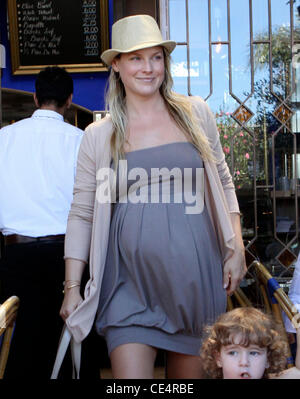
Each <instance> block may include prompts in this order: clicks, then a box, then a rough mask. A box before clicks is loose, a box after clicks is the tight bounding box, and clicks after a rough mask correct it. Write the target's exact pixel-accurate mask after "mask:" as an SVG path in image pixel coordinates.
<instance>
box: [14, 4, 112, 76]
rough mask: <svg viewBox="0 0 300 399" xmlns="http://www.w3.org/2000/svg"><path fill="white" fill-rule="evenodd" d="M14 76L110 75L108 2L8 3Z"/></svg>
mask: <svg viewBox="0 0 300 399" xmlns="http://www.w3.org/2000/svg"><path fill="white" fill-rule="evenodd" d="M8 15H9V32H10V43H11V53H12V69H13V74H19V75H20V74H33V73H38V72H39V71H40V70H41V69H42V68H44V67H45V66H47V65H59V66H63V67H65V68H66V69H67V70H68V71H70V72H95V71H104V70H105V71H106V70H107V68H106V66H105V65H104V64H103V63H102V61H101V59H100V55H101V53H102V51H104V50H106V49H107V48H108V0H8Z"/></svg>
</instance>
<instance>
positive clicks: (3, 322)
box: [0, 296, 20, 379]
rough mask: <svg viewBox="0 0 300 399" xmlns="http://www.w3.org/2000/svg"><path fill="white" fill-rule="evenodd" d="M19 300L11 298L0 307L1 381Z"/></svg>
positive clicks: (15, 297)
mask: <svg viewBox="0 0 300 399" xmlns="http://www.w3.org/2000/svg"><path fill="white" fill-rule="evenodd" d="M19 303H20V300H19V298H18V297H17V296H11V297H10V298H8V299H7V300H6V301H5V302H4V303H3V304H1V305H0V340H1V346H0V379H3V376H4V372H5V367H6V363H7V359H8V354H9V350H10V344H11V340H12V335H13V330H14V326H15V321H16V317H17V312H18V309H19Z"/></svg>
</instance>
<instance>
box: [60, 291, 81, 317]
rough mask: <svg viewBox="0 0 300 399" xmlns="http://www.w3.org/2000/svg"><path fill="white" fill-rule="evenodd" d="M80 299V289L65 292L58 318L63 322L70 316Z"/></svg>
mask: <svg viewBox="0 0 300 399" xmlns="http://www.w3.org/2000/svg"><path fill="white" fill-rule="evenodd" d="M81 302H82V297H81V295H80V287H73V288H71V289H69V290H67V291H65V297H64V300H63V303H62V306H61V309H60V312H59V314H60V316H61V317H62V318H63V320H64V321H66V319H67V318H68V317H69V316H70V314H71V313H73V312H74V310H75V309H76V308H77V307H78V306H79V305H80V304H81Z"/></svg>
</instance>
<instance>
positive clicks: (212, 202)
mask: <svg viewBox="0 0 300 399" xmlns="http://www.w3.org/2000/svg"><path fill="white" fill-rule="evenodd" d="M188 98H189V100H190V101H192V102H193V105H194V109H195V113H196V115H197V117H198V118H199V123H200V126H201V128H202V130H203V132H205V134H206V135H207V137H208V139H209V142H210V144H211V148H212V149H213V151H214V155H215V157H216V159H217V163H216V164H215V163H211V162H204V168H205V197H204V198H205V203H206V206H207V207H208V211H209V214H210V216H211V219H212V221H213V224H214V226H215V228H216V232H217V237H218V240H219V245H220V248H221V251H222V254H223V259H224V260H225V259H226V258H227V257H228V256H229V255H230V254H231V253H232V250H233V248H234V232H233V229H232V225H231V220H230V215H229V213H239V206H238V202H237V198H236V194H235V189H234V185H233V183H232V178H231V175H230V173H229V169H228V167H227V164H226V162H225V156H224V153H223V150H222V147H221V144H220V141H219V134H218V131H217V127H216V123H215V119H214V116H213V114H212V112H211V111H210V109H209V107H208V106H207V104H206V103H205V102H204V101H203V100H202V99H201V98H199V97H188ZM111 133H112V124H111V120H110V117H109V116H107V117H106V118H104V119H102V120H100V121H97V122H94V123H92V124H91V125H89V126H88V127H87V128H86V133H85V135H84V137H83V139H82V142H81V147H80V150H79V155H78V163H77V175H76V181H75V185H74V198H73V203H72V206H71V210H70V213H69V218H68V225H67V232H66V238H65V258H73V259H79V260H82V261H84V262H87V261H88V257H89V267H90V280H89V281H88V282H87V284H86V287H85V292H84V300H83V302H82V303H81V304H80V305H79V306H78V307H77V308H76V309H75V311H74V312H73V313H72V314H71V315H70V316H69V317H68V319H67V321H66V323H67V327H68V329H69V330H70V332H71V334H72V336H73V338H74V340H75V341H76V342H78V343H79V342H81V341H82V340H83V339H84V338H85V337H86V336H87V335H88V333H89V331H90V330H91V328H92V325H93V322H94V318H95V315H96V311H97V307H98V301H99V295H100V287H101V282H102V277H103V271H104V266H105V262H106V252H107V247H108V238H109V228H110V220H111V205H110V204H109V203H107V204H103V203H102V204H100V203H99V202H98V201H97V199H96V195H95V193H96V189H97V185H98V183H99V182H97V179H96V177H97V176H96V175H97V171H98V170H99V168H103V167H107V168H109V167H110V162H111V154H110V137H111Z"/></svg>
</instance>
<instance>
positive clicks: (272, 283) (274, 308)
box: [251, 261, 299, 367]
mask: <svg viewBox="0 0 300 399" xmlns="http://www.w3.org/2000/svg"><path fill="white" fill-rule="evenodd" d="M251 266H253V267H254V268H255V270H256V273H257V278H258V280H259V282H260V289H261V292H262V296H263V300H264V304H265V308H266V311H267V312H270V311H271V313H272V314H273V315H274V317H275V319H276V320H277V322H278V323H280V324H281V325H282V326H283V327H284V321H283V318H282V313H281V310H283V312H284V313H285V314H286V315H287V317H288V318H289V319H290V320H291V321H293V320H298V319H299V312H298V311H297V309H296V307H295V306H294V305H293V303H292V301H291V300H290V298H289V297H288V296H287V294H286V293H285V292H284V290H283V289H282V288H281V287H280V285H279V284H278V282H277V280H276V279H275V278H274V277H273V276H272V275H271V273H270V272H269V271H268V270H267V269H266V267H265V266H264V265H263V264H261V263H260V262H258V261H254V262H252V264H251ZM283 331H284V334H285V337H284V338H285V339H286V341H287V343H288V337H287V333H286V331H285V328H283ZM288 347H289V346H288ZM289 348H290V347H289ZM287 362H288V367H293V358H292V355H291V353H289V356H288V359H287Z"/></svg>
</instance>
